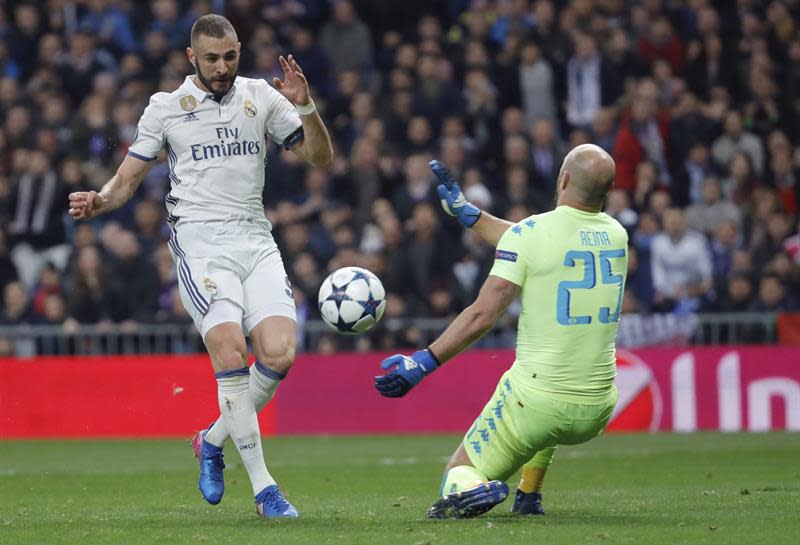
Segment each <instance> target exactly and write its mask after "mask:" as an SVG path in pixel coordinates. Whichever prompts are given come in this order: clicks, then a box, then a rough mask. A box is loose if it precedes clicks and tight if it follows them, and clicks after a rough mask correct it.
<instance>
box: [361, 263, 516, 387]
mask: <svg viewBox="0 0 800 545" xmlns="http://www.w3.org/2000/svg"><path fill="white" fill-rule="evenodd" d="M519 290H520V288H519V286H517V285H516V284H514V283H512V282H509V281H508V280H504V279H502V278H500V277H499V276H493V275H489V277H488V278H487V279H486V282H484V284H483V287H482V288H481V291H480V293H479V294H478V298H477V299H476V300H475V302H474V303H472V305H470V306H469V307H468V308H466V309H464V311H463V312H462V313H461V314H459V315H458V317H457V318H456V319H455V320H454V321H453V323H452V324H450V327H448V328H447V329H446V330H445V332H444V333H442V334H441V336H440V337H439V338H438V339H436V340H435V341H434V342H433V344H431V345H430V347H429V348H428V349H426V350H420V351H418V352H415V353H414V354H412V355H411V356H404V355H402V354H395V355H394V356H391V357H389V358H386V359H385V360H383V362H382V363H381V367H382V368H383V369H387V370H388V369H391V371H390V372H389V373H387V374H385V375H383V376H378V377H375V388H377V390H378V391H379V392H380V394H381V395H382V396H385V397H402V396H404V395H406V394H407V393H408V392H409V391H410V390H411V389H412V388H413V387H414V386H416V385H417V384H419V383H420V381H422V379H423V378H425V377H426V376H427V375H429V374H431V373H432V372H433V371H435V370H436V368H437V367H439V366H440V365H442V364H444V363H446V362H447V361H448V360H450V359H451V358H453V357H455V356H456V355H458V354H460V353H461V352H463V351H464V350H466V348H467V347H469V346H470V345H471V344H472V343H474V342H475V341H477V340H478V339H480V338H481V337H483V335H485V334H486V332H487V331H489V330H490V329H492V327H493V326H494V323H495V322H496V321H497V318H498V317H499V316H500V315H501V314H502V313H503V312H504V311H505V310H506V308H508V305H510V304H511V301H513V300H514V298H516V296H517V294H519Z"/></svg>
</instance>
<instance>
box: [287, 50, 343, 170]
mask: <svg viewBox="0 0 800 545" xmlns="http://www.w3.org/2000/svg"><path fill="white" fill-rule="evenodd" d="M278 61H279V62H280V64H281V68H283V80H281V79H280V78H273V80H272V83H273V84H274V85H275V89H277V90H278V92H279V93H281V94H282V95H283V96H285V97H286V98H287V99H288V100H289V101H290V102H291V103H292V104H294V105H295V106H297V107H298V111H299V113H300V120H301V121H302V123H303V133H304V135H305V136H304V139H303V141H302V142H301V143H300V144H298V145H297V146H294V147H293V148H292V151H293V152H294V153H295V155H297V156H298V157H300V158H301V159H303V161H305V162H307V163H309V164H311V165H313V166H316V167H324V166H327V165H329V164H330V163H331V161H332V160H333V144H332V142H331V137H330V135H329V134H328V129H326V128H325V124H324V123H323V122H322V118H321V117H320V116H319V112H317V110H316V108H314V106H313V101H312V100H311V95H310V93H309V90H308V81H307V80H306V77H305V75H304V74H303V70H302V68H300V65H299V64H297V61H295V60H294V57H292V56H291V55H289V56H288V57H284V56H283V55H281V56H280V57H278ZM307 109H310V110H311V111H308V112H307V113H306V110H307Z"/></svg>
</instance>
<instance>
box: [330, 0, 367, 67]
mask: <svg viewBox="0 0 800 545" xmlns="http://www.w3.org/2000/svg"><path fill="white" fill-rule="evenodd" d="M320 45H321V46H322V49H323V51H325V52H326V53H327V54H328V58H329V59H330V61H331V65H332V67H333V70H334V71H335V72H339V71H341V70H359V71H362V72H365V71H367V70H369V69H370V68H371V66H372V38H371V36H370V32H369V28H368V27H367V25H365V24H364V22H363V21H361V20H360V19H359V18H358V15H357V14H356V11H355V8H354V7H353V4H352V2H350V0H336V2H334V3H333V18H332V19H331V21H329V22H327V23H326V24H325V25H324V26H323V28H322V34H321V35H320Z"/></svg>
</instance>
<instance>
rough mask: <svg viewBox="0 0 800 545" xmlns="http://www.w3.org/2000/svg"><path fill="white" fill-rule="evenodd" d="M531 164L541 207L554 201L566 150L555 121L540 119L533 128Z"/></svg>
mask: <svg viewBox="0 0 800 545" xmlns="http://www.w3.org/2000/svg"><path fill="white" fill-rule="evenodd" d="M531 137H532V145H531V159H532V160H531V166H532V167H533V175H534V180H535V181H534V184H533V188H534V199H535V202H536V204H537V206H538V207H539V209H541V210H544V209H546V208H547V207H548V206H550V205H551V204H552V203H553V198H554V197H555V192H556V180H557V179H558V172H559V170H560V169H561V163H562V161H563V160H564V156H565V155H566V151H565V150H564V148H562V147H561V144H560V142H559V141H558V137H557V136H556V133H555V128H554V127H553V122H552V121H550V120H548V119H540V120H539V121H537V122H536V123H534V125H533V129H532V130H531Z"/></svg>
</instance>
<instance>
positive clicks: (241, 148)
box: [189, 127, 261, 161]
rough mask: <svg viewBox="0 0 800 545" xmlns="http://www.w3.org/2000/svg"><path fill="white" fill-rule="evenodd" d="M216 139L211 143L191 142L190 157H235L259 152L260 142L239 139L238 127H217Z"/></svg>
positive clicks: (197, 159) (203, 158) (196, 158)
mask: <svg viewBox="0 0 800 545" xmlns="http://www.w3.org/2000/svg"><path fill="white" fill-rule="evenodd" d="M216 135H217V139H218V140H219V141H218V142H216V143H213V144H192V145H191V146H189V150H190V151H191V152H192V159H194V160H195V161H204V160H206V159H218V158H220V157H237V156H241V155H258V154H260V153H261V142H259V141H258V140H240V139H239V128H238V127H236V128H228V127H218V128H217V129H216Z"/></svg>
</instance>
